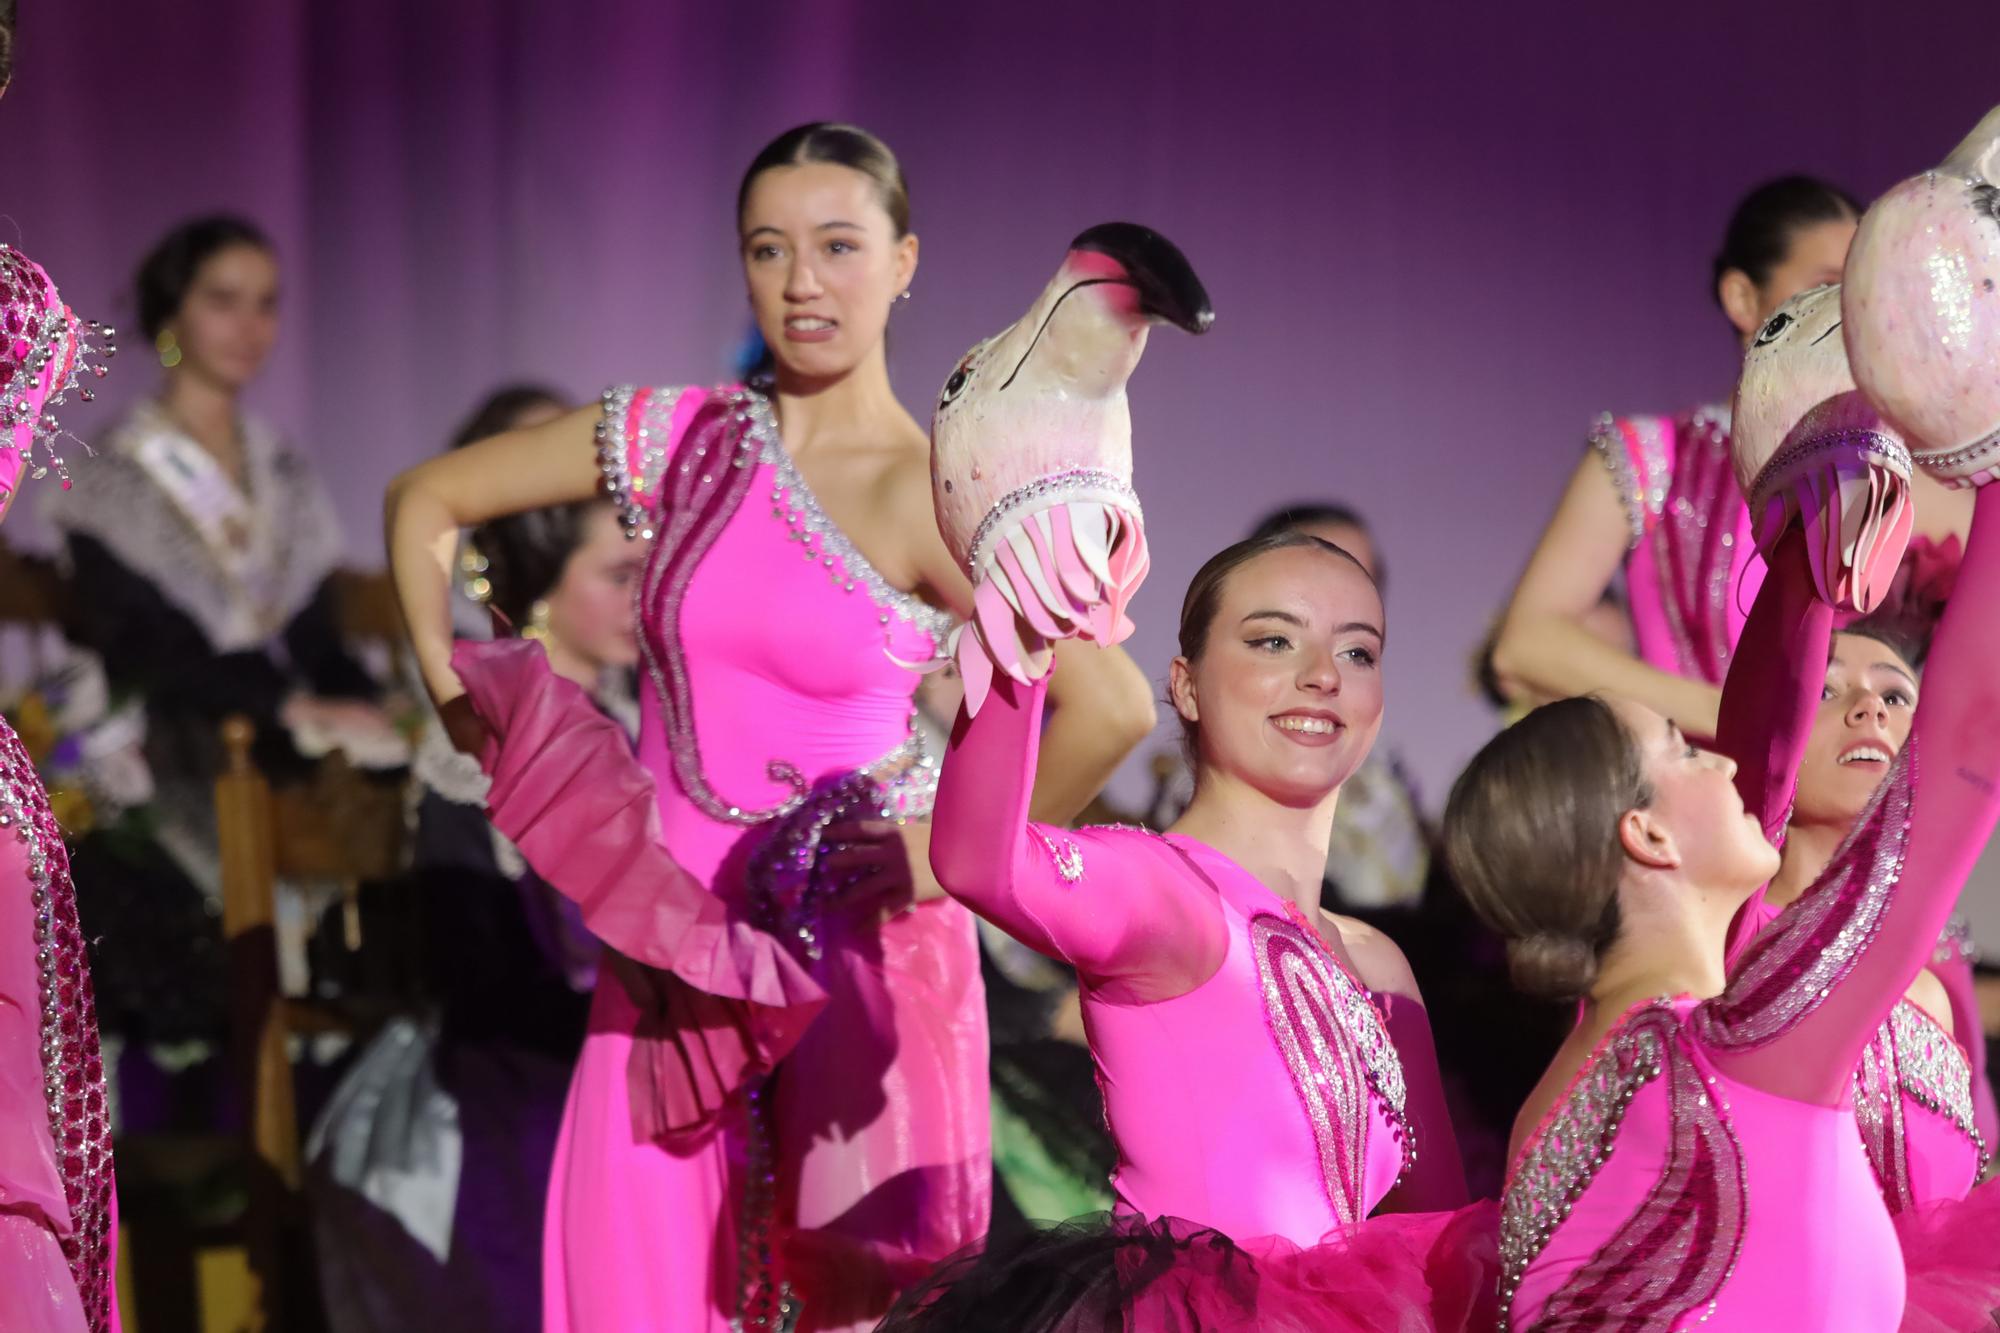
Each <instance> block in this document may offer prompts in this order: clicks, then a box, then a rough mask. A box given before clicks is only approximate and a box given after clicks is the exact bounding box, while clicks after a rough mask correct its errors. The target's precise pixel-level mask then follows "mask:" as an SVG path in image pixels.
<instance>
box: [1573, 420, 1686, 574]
mask: <svg viewBox="0 0 2000 1333" xmlns="http://www.w3.org/2000/svg"><path fill="white" fill-rule="evenodd" d="M1630 425H1631V427H1632V432H1633V434H1634V435H1635V436H1637V438H1638V441H1639V452H1640V455H1641V457H1642V460H1643V461H1642V463H1641V464H1640V465H1637V466H1635V465H1634V463H1633V461H1632V453H1631V449H1630V447H1629V445H1628V444H1627V442H1626V436H1625V430H1624V427H1623V426H1621V425H1620V423H1619V421H1618V418H1616V417H1614V416H1612V415H1611V414H1610V413H1609V412H1605V413H1603V414H1601V415H1600V416H1599V417H1598V418H1597V420H1596V421H1595V422H1593V423H1591V428H1590V436H1589V440H1588V443H1589V446H1590V448H1592V449H1594V450H1596V451H1597V456H1598V458H1599V459H1601V460H1602V461H1603V463H1604V467H1605V470H1606V471H1608V472H1609V473H1610V474H1611V487H1612V489H1613V490H1615V491H1617V492H1618V503H1619V505H1620V506H1621V507H1622V508H1623V509H1624V511H1625V526H1626V542H1625V549H1626V550H1628V551H1629V550H1632V549H1633V548H1635V547H1637V546H1638V545H1639V543H1640V542H1641V541H1643V540H1644V539H1645V536H1646V520H1647V519H1648V518H1649V517H1650V518H1658V517H1659V516H1660V510H1661V508H1662V507H1663V506H1664V505H1665V504H1666V502H1667V481H1668V476H1667V465H1666V447H1665V445H1664V444H1663V443H1662V441H1661V438H1660V437H1661V433H1662V432H1663V431H1666V430H1671V429H1672V428H1673V427H1672V423H1671V422H1668V421H1666V420H1665V419H1663V418H1658V417H1634V418H1631V420H1630ZM1642 469H1643V472H1644V475H1643V476H1642V475H1641V471H1642Z"/></svg>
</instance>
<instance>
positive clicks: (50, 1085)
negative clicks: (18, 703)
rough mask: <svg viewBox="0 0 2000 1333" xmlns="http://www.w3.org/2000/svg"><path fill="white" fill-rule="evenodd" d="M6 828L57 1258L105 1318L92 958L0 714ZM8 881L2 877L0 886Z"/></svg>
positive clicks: (101, 1132)
mask: <svg viewBox="0 0 2000 1333" xmlns="http://www.w3.org/2000/svg"><path fill="white" fill-rule="evenodd" d="M8 830H11V831H12V833H13V835H14V837H15V839H16V840H17V841H19V842H20V843H21V844H22V845H23V848H24V850H25V852H26V855H27V872H28V885H29V891H30V901H31V903H32V904H33V907H34V918H35V966H36V969H37V973H38V981H39V991H40V994H39V999H40V1001H41V1061H42V1091H43V1095H44V1096H45V1097H46V1099H47V1109H48V1117H49V1137H50V1141H51V1146H52V1148H53V1150H54V1159H55V1166H56V1170H57V1175H58V1178H59V1179H60V1180H61V1182H62V1187H63V1196H64V1200H65V1202H67V1203H68V1205H69V1211H70V1233H69V1234H68V1235H67V1236H65V1237H63V1238H62V1251H63V1257H64V1258H65V1259H66V1260H67V1261H68V1264H69V1269H70V1275H71V1277H72V1279H73V1280H74V1281H75V1283H76V1289H77V1293H78V1295H79V1296H80V1298H81V1300H82V1304H83V1315H84V1319H85V1324H86V1327H88V1328H89V1329H90V1330H91V1333H103V1331H104V1330H105V1329H108V1328H109V1327H110V1323H111V1292H110V1281H111V1273H110V1271H109V1257H110V1235H109V1232H110V1196H111V1191H112V1188H113V1184H112V1181H113V1176H112V1165H111V1132H110V1108H109V1104H108V1100H107V1096H106V1092H105V1086H104V1070H103V1061H102V1057H101V1055H100V1054H99V1050H98V1043H97V1022H96V1012H95V1004H94V1001H93V999H92V996H91V988H90V965H89V962H88V960H87V958H86V957H85V953H84V945H83V938H82V933H81V930H80V929H79V928H78V926H77V924H76V908H75V892H74V890H73V889H72V888H71V887H70V882H69V869H68V857H67V853H66V852H65V851H64V849H63V845H62V837H61V832H60V830H59V829H58V828H57V826H56V823H55V818H54V816H53V815H52V814H51V813H50V811H49V807H48V800H47V797H46V796H45V795H44V793H43V789H42V784H41V779H40V777H39V776H38V775H37V774H36V772H35V769H34V765H33V762H32V761H31V760H30V759H29V757H28V754H27V751H26V749H25V747H23V746H22V744H21V742H20V738H19V737H17V736H16V735H15V734H14V732H13V730H12V728H10V727H8V726H7V724H6V722H5V721H4V720H0V833H4V832H6V831H8ZM11 887H12V886H9V885H5V884H0V892H5V891H8V890H9V889H10V888H11Z"/></svg>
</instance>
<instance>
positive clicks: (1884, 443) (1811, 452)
mask: <svg viewBox="0 0 2000 1333" xmlns="http://www.w3.org/2000/svg"><path fill="white" fill-rule="evenodd" d="M1847 449H1855V450H1859V451H1860V452H1861V454H1862V455H1863V456H1865V457H1867V458H1869V459H1871V460H1873V461H1876V462H1880V463H1883V464H1885V465H1886V466H1887V467H1888V468H1889V470H1890V471H1892V472H1896V473H1898V474H1900V475H1902V476H1904V477H1908V476H1909V475H1910V451H1909V450H1908V449H1906V448H1904V447H1903V442H1902V441H1901V440H1898V439H1897V438H1896V437H1895V436H1893V435H1888V434H1885V433H1884V432H1882V431H1879V430H1863V429H1860V428H1859V427H1855V428H1850V429H1847V430H1836V431H1829V432H1827V433H1826V434H1824V435H1815V436H1813V437H1812V438H1811V439H1806V440H1796V441H1794V442H1793V443H1791V444H1788V445H1786V446H1785V447H1784V448H1782V449H1780V450H1778V452H1777V453H1775V454H1772V455H1771V458H1770V461H1769V462H1767V463H1765V464H1764V466H1763V467H1762V468H1761V469H1759V470H1758V473H1757V480H1756V481H1755V482H1754V483H1753V484H1752V485H1751V487H1750V512H1751V513H1752V514H1761V513H1763V512H1764V505H1765V504H1766V503H1767V502H1768V501H1769V500H1770V498H1771V493H1772V492H1773V491H1776V490H1777V489H1779V488H1780V487H1781V486H1784V485H1786V484H1788V483H1789V482H1790V481H1791V479H1792V475H1793V473H1794V472H1795V470H1796V469H1798V468H1800V467H1801V466H1803V465H1804V464H1805V463H1807V462H1808V461H1810V460H1811V459H1813V458H1814V457H1816V456H1818V455H1820V454H1823V453H1830V452H1832V451H1834V450H1847Z"/></svg>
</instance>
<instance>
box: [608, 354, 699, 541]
mask: <svg viewBox="0 0 2000 1333" xmlns="http://www.w3.org/2000/svg"><path fill="white" fill-rule="evenodd" d="M687 392H688V390H686V389H640V388H636V387H634V386H632V385H630V384H619V385H613V386H612V387H611V388H609V389H606V390H605V391H604V415H603V416H601V417H599V418H598V421H597V469H598V471H599V472H601V473H602V474H603V475H604V490H605V494H607V495H608V496H610V497H611V502H612V504H614V505H615V506H617V509H618V520H619V522H620V523H622V524H623V525H624V527H625V535H626V536H627V537H633V538H638V539H641V540H645V541H650V540H652V537H653V522H654V515H655V513H656V512H657V511H658V509H659V505H658V502H657V499H656V497H657V496H658V494H659V488H660V477H661V474H663V473H664V472H665V471H666V468H667V454H668V452H669V451H670V450H671V449H672V447H673V423H674V413H675V411H676V410H677V409H678V408H679V407H680V402H681V398H682V396H683V395H685V394H686V393H687ZM635 405H636V406H637V407H638V408H639V411H638V412H636V413H635V412H634V411H633V408H634V406H635Z"/></svg>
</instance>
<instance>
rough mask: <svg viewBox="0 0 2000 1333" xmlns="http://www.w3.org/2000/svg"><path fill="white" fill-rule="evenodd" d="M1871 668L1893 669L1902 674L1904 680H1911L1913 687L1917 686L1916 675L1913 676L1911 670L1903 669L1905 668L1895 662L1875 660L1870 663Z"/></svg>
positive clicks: (1872, 669)
mask: <svg viewBox="0 0 2000 1333" xmlns="http://www.w3.org/2000/svg"><path fill="white" fill-rule="evenodd" d="M1869 670H1871V671H1893V672H1895V673H1896V674H1897V675H1899V676H1901V677H1902V678H1903V679H1904V680H1907V681H1908V682H1910V688H1911V689H1915V688H1917V678H1916V677H1915V676H1912V675H1911V674H1910V673H1909V672H1907V671H1905V670H1903V668H1901V667H1899V666H1897V665H1896V664H1895V663H1894V662H1875V663H1873V664H1871V665H1870V667H1869Z"/></svg>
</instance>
